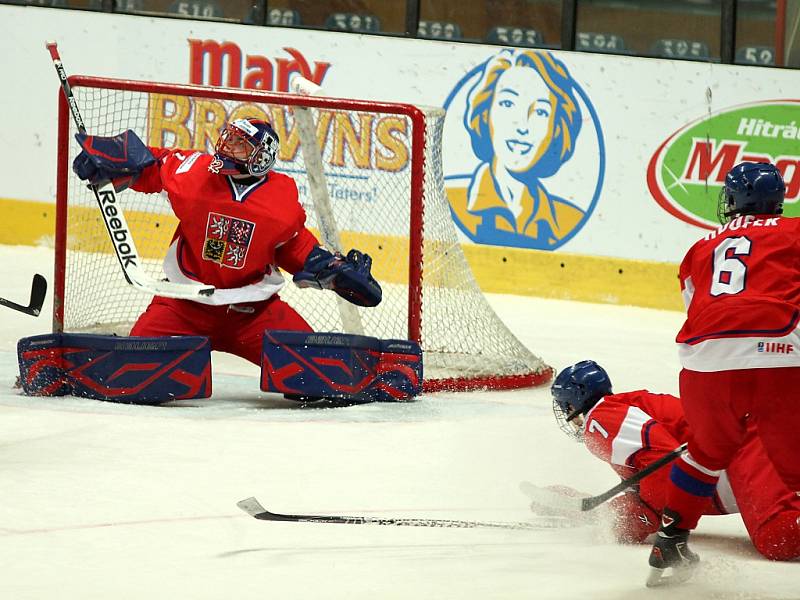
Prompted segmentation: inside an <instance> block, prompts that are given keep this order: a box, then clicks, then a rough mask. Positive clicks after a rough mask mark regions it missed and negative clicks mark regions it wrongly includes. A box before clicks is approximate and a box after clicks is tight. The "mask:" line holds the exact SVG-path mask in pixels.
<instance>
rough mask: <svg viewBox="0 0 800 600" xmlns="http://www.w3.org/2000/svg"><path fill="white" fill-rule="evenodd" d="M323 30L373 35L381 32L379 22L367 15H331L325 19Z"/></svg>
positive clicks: (372, 16) (376, 18) (338, 13)
mask: <svg viewBox="0 0 800 600" xmlns="http://www.w3.org/2000/svg"><path fill="white" fill-rule="evenodd" d="M325 28H326V29H333V30H335V31H356V32H367V33H371V32H372V33H374V32H376V31H380V30H381V22H380V20H379V19H378V17H376V16H375V15H371V14H368V13H340V12H337V13H331V14H330V15H328V18H327V19H325Z"/></svg>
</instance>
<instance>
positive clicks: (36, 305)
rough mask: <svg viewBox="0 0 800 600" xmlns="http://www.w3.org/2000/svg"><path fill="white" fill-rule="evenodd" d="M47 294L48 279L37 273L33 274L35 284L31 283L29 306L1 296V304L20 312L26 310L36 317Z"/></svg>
mask: <svg viewBox="0 0 800 600" xmlns="http://www.w3.org/2000/svg"><path fill="white" fill-rule="evenodd" d="M46 295H47V279H45V278H44V277H43V276H42V275H39V274H38V273H36V274H35V275H34V276H33V284H32V285H31V300H30V302H29V303H28V306H23V305H22V304H17V303H16V302H11V300H6V299H5V298H0V305H3V306H7V307H8V308H13V309H14V310H18V311H19V312H24V313H25V314H27V315H33V316H34V317H38V316H39V313H40V312H41V311H42V304H44V297H45V296H46Z"/></svg>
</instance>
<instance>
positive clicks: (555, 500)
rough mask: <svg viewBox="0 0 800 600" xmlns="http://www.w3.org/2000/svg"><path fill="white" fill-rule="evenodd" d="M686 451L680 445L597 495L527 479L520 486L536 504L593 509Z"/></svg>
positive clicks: (558, 507) (557, 507)
mask: <svg viewBox="0 0 800 600" xmlns="http://www.w3.org/2000/svg"><path fill="white" fill-rule="evenodd" d="M684 452H686V444H683V445H681V446H678V447H677V448H676V449H675V450H673V451H672V452H670V453H669V454H665V455H664V456H662V457H661V458H659V459H658V460H657V461H655V462H653V463H651V464H649V465H647V466H646V467H645V468H644V469H642V470H641V471H639V472H638V473H636V474H635V475H632V476H631V477H628V478H627V479H623V480H622V481H620V482H619V483H618V484H617V485H615V486H614V487H612V488H611V489H609V490H607V491H605V492H603V493H602V494H598V495H597V496H588V497H586V498H570V497H568V496H564V495H562V494H559V493H557V492H553V491H551V490H548V489H544V488H540V487H538V486H536V485H533V484H532V483H529V482H527V481H523V482H522V483H520V484H519V487H520V490H521V491H522V493H523V494H525V495H526V496H528V497H529V498H530V499H531V500H533V501H534V502H535V503H536V504H540V505H542V506H547V507H549V508H553V509H556V510H567V511H573V512H578V511H587V510H593V509H595V508H597V507H598V506H600V505H601V504H603V503H604V502H605V501H606V500H610V499H611V498H613V497H614V496H616V495H617V494H619V493H620V492H622V491H624V490H626V489H628V488H629V487H631V486H633V485H636V484H637V483H639V482H640V481H641V480H642V479H644V478H645V477H647V476H648V475H651V474H652V473H655V472H656V471H658V470H659V469H660V468H661V467H664V466H666V465H668V464H670V463H671V462H672V461H673V460H675V459H676V458H678V457H679V456H680V455H681V454H683V453H684Z"/></svg>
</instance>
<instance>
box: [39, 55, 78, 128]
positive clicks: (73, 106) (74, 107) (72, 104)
mask: <svg viewBox="0 0 800 600" xmlns="http://www.w3.org/2000/svg"><path fill="white" fill-rule="evenodd" d="M46 46H47V50H48V51H49V52H50V58H52V59H53V66H54V67H55V68H56V73H58V79H59V81H60V82H61V89H62V90H64V96H65V97H66V99H67V104H68V105H69V111H70V112H71V113H72V119H73V120H74V121H75V126H76V127H77V128H78V131H80V132H81V133H86V126H85V125H84V124H83V118H82V117H81V111H80V110H79V109H78V102H77V101H76V100H75V96H73V95H72V88H71V87H70V85H69V81H67V72H66V71H65V70H64V65H63V64H62V63H61V56H60V55H59V54H58V44H56V43H55V42H47V44H46Z"/></svg>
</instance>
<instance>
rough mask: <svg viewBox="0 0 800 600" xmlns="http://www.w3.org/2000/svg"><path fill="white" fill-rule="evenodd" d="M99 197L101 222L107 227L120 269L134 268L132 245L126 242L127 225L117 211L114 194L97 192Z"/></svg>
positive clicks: (134, 256)
mask: <svg viewBox="0 0 800 600" xmlns="http://www.w3.org/2000/svg"><path fill="white" fill-rule="evenodd" d="M99 195H100V205H101V209H102V213H103V220H104V221H105V222H106V227H108V233H109V234H110V235H111V241H112V243H113V244H114V248H115V249H116V251H117V256H118V257H119V260H120V262H121V263H122V268H123V269H127V268H128V267H129V266H131V265H133V266H134V267H136V266H137V264H136V251H135V250H134V248H133V243H132V242H129V241H128V235H129V234H128V224H127V223H126V222H125V217H124V215H123V214H122V213H121V212H119V211H118V210H117V207H116V203H117V198H116V196H115V195H114V192H112V191H111V190H107V191H105V192H99Z"/></svg>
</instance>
